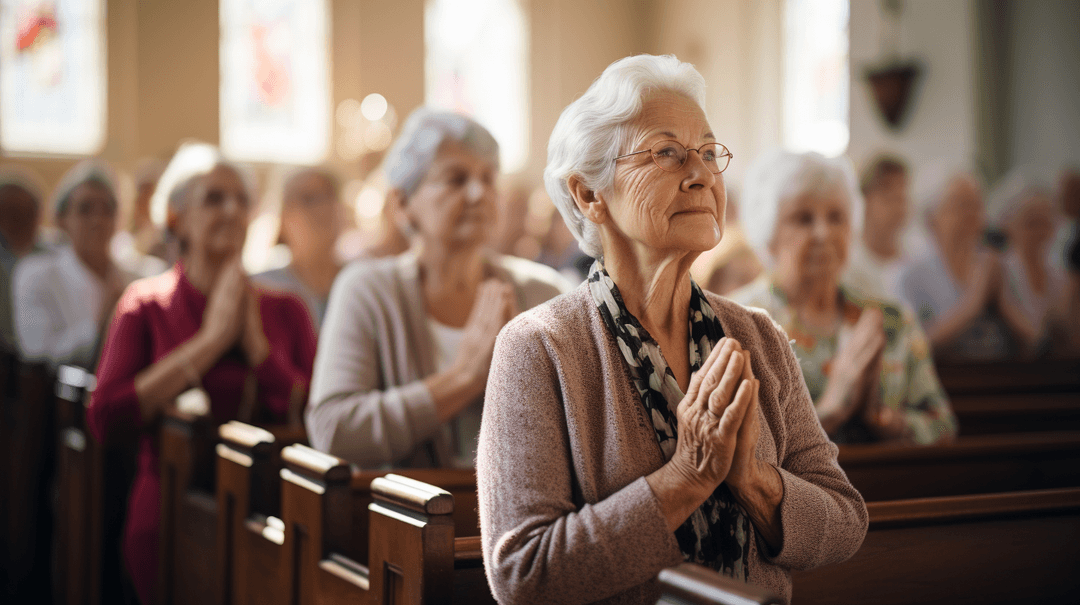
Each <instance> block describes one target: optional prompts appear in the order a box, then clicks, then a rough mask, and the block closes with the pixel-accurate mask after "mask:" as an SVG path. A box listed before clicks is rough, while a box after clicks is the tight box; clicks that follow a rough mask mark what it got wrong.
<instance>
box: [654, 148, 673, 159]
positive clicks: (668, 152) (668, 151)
mask: <svg viewBox="0 0 1080 605" xmlns="http://www.w3.org/2000/svg"><path fill="white" fill-rule="evenodd" d="M655 153H656V157H658V158H674V157H676V156H677V155H679V153H678V152H677V151H675V148H674V147H664V148H663V149H661V150H659V151H657V152H655Z"/></svg>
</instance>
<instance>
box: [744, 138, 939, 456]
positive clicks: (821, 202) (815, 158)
mask: <svg viewBox="0 0 1080 605" xmlns="http://www.w3.org/2000/svg"><path fill="white" fill-rule="evenodd" d="M746 180H747V183H746V196H745V197H744V198H743V200H744V205H743V213H744V224H745V225H746V229H747V233H748V236H749V239H750V241H751V243H752V245H753V246H754V247H755V249H757V250H758V251H759V255H760V256H761V257H762V258H763V259H766V260H767V262H768V263H769V264H770V265H771V269H770V270H769V271H768V272H767V273H766V274H765V275H764V276H763V277H762V278H760V279H759V280H758V281H756V282H754V283H752V284H750V285H749V286H747V287H746V288H744V289H742V290H740V291H738V292H735V293H733V294H732V295H731V298H732V300H736V301H738V302H740V303H743V304H745V305H749V306H755V307H761V308H764V309H765V310H766V311H768V312H769V314H770V315H772V317H773V319H775V320H776V321H777V323H779V324H780V326H781V327H783V328H784V330H785V331H786V332H787V334H788V336H790V337H791V338H792V339H793V340H794V345H793V348H794V349H795V356H796V357H798V359H799V364H800V366H802V374H803V378H804V379H805V380H806V386H807V388H808V390H809V391H810V397H811V398H812V399H813V400H814V407H815V409H816V410H817V415H818V419H819V420H821V425H822V426H823V427H824V428H825V431H826V432H827V433H828V434H829V436H830V437H831V438H832V439H833V440H834V441H836V442H840V443H846V442H858V441H889V440H896V441H907V442H911V443H920V444H930V443H935V442H938V441H941V440H944V439H948V438H951V437H952V436H954V435H955V434H956V420H955V418H954V417H953V414H952V411H951V409H950V408H949V402H948V399H947V398H946V396H945V392H944V390H943V389H942V388H941V384H940V383H939V382H938V378H937V374H936V373H935V371H934V364H933V360H932V359H931V356H930V347H929V343H928V342H927V339H926V336H925V335H924V334H923V332H922V330H921V329H920V328H919V326H918V323H916V321H915V320H914V318H913V317H912V316H911V315H910V313H908V312H906V311H904V310H902V309H901V308H900V307H899V305H897V304H891V303H885V302H880V301H877V300H875V299H864V298H861V297H860V296H858V295H856V294H854V293H853V292H852V291H850V290H848V289H847V287H846V286H842V285H841V275H842V272H843V269H844V265H845V263H846V261H847V259H848V254H849V250H850V244H851V237H852V234H856V233H859V222H860V216H859V209H860V203H861V202H860V199H859V194H858V190H857V189H856V188H855V185H854V182H855V179H854V177H853V175H852V172H851V167H850V165H849V164H848V163H847V162H846V161H843V160H827V159H825V158H824V157H822V156H821V155H819V154H816V153H805V154H793V153H786V152H776V153H773V154H770V155H768V156H766V157H765V158H762V159H761V160H760V161H759V162H757V163H756V164H755V165H754V166H753V167H751V169H750V171H749V172H748V174H747V179H746Z"/></svg>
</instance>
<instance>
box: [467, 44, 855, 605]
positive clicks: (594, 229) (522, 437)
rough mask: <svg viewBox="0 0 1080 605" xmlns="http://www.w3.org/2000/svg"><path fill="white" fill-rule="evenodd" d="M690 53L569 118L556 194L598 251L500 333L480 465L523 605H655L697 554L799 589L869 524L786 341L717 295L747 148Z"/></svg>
mask: <svg viewBox="0 0 1080 605" xmlns="http://www.w3.org/2000/svg"><path fill="white" fill-rule="evenodd" d="M704 89H705V82H704V80H703V79H702V77H701V75H700V74H698V72H697V71H696V70H695V69H694V68H693V67H692V66H691V65H689V64H687V63H681V62H679V61H678V60H677V59H676V58H675V57H672V56H666V57H655V56H649V55H641V56H636V57H630V58H626V59H622V60H620V61H617V62H615V63H613V64H612V65H610V66H609V67H608V68H607V69H606V70H605V71H604V73H603V74H602V75H601V76H600V77H599V78H598V79H597V80H596V81H595V82H594V83H593V84H592V86H590V87H589V89H588V91H586V92H585V94H584V95H583V96H582V97H581V98H579V99H578V100H577V101H575V102H573V103H572V104H570V105H569V106H568V107H567V108H566V109H565V110H564V111H563V113H562V116H561V117H560V118H559V121H558V123H557V124H556V125H555V130H554V132H552V135H551V141H550V143H549V145H548V166H547V169H546V170H545V173H544V178H545V182H546V185H547V189H548V192H549V193H550V194H551V197H552V199H553V200H554V201H555V203H556V205H557V206H558V208H559V210H560V212H561V213H562V215H563V217H564V218H565V219H566V222H567V224H568V226H569V227H570V229H571V231H572V232H573V233H574V234H575V236H577V238H578V240H579V242H580V244H581V247H582V249H583V250H584V251H585V252H587V253H588V254H590V255H591V256H593V257H595V258H597V259H599V260H598V261H597V262H596V263H595V264H594V265H593V267H592V270H591V272H590V274H589V278H588V280H587V281H586V283H584V284H582V285H581V286H580V287H578V288H577V289H576V290H574V291H573V292H571V293H569V294H567V295H566V296H562V297H560V298H557V299H555V300H554V301H551V302H550V303H548V304H546V305H544V306H541V307H539V308H537V309H534V310H533V311H531V312H528V313H524V314H522V315H521V316H520V317H518V318H516V319H515V320H514V321H512V322H510V323H509V324H508V325H507V326H506V327H505V328H504V329H503V331H502V333H501V334H500V335H499V339H498V342H497V344H496V347H495V355H494V361H493V363H492V367H491V375H490V377H489V380H488V393H487V395H488V398H487V401H486V405H485V407H484V421H483V428H482V430H481V435H480V449H479V454H478V459H477V479H478V488H479V501H480V529H481V535H482V539H483V551H484V562H485V569H486V570H487V575H488V582H489V584H490V586H491V588H492V591H493V592H494V594H495V596H496V598H497V599H498V600H499V601H501V602H504V603H586V602H603V603H642V604H644V603H649V604H651V603H655V602H656V599H657V596H658V594H657V584H656V576H657V573H658V572H659V571H660V570H661V569H663V568H664V567H667V566H671V565H676V564H678V563H680V562H682V561H693V562H697V563H701V564H703V565H707V566H709V567H711V568H713V569H715V570H717V571H718V572H720V573H723V574H725V575H728V576H732V577H734V578H738V579H740V580H744V581H748V582H751V583H753V584H757V585H760V586H763V587H765V588H768V589H771V590H773V591H774V592H777V593H780V594H783V595H786V596H788V597H789V598H790V594H791V575H790V573H791V570H794V569H806V568H809V567H814V566H817V565H824V564H826V563H832V562H836V561H840V560H843V559H845V558H847V557H849V556H851V554H852V553H854V552H855V551H856V550H857V549H858V547H859V545H860V544H861V543H862V539H863V536H864V535H865V532H866V526H867V513H866V508H865V505H864V504H863V501H862V498H861V497H860V496H859V494H858V492H856V491H855V489H854V488H853V487H852V486H851V484H850V483H849V482H848V480H847V478H846V476H845V475H844V473H843V471H841V470H840V467H839V466H837V463H836V451H837V450H836V446H834V445H833V444H832V443H830V442H829V440H828V438H827V437H826V435H825V433H824V431H822V430H821V428H820V425H819V424H818V422H817V420H816V418H815V417H814V410H813V407H812V404H811V401H810V397H809V396H808V394H807V392H806V388H805V386H804V385H803V381H802V377H801V376H800V374H799V365H798V361H797V360H796V359H795V356H794V355H793V354H792V351H791V348H790V347H789V346H788V343H787V336H786V335H785V334H784V333H783V332H782V331H781V330H780V329H779V328H777V327H776V325H775V324H774V323H773V322H772V321H771V320H770V319H769V317H768V316H767V315H766V314H764V313H762V312H756V311H751V310H748V309H746V308H744V307H741V306H739V305H737V304H735V303H732V302H730V301H728V300H725V299H723V298H720V297H719V296H716V295H712V294H709V293H706V292H703V291H702V290H701V289H700V288H699V287H698V286H697V284H695V283H694V282H693V281H692V280H691V278H690V273H689V270H690V265H691V263H692V262H693V261H694V259H695V258H696V257H697V255H698V254H700V253H701V252H702V251H705V250H708V249H710V248H712V247H713V246H715V245H716V244H717V242H718V241H719V240H720V238H721V236H722V235H723V231H724V220H723V217H724V207H725V204H726V196H725V192H724V180H723V177H722V176H721V172H723V170H724V168H725V167H727V164H728V161H729V159H730V155H731V154H729V153H728V152H727V149H726V148H724V146H723V145H720V144H719V143H718V142H717V140H716V138H715V136H714V134H713V132H712V129H711V128H710V127H709V123H708V121H707V120H706V119H705V112H704V110H703V109H702V107H703V106H704Z"/></svg>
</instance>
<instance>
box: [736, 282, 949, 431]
mask: <svg viewBox="0 0 1080 605" xmlns="http://www.w3.org/2000/svg"><path fill="white" fill-rule="evenodd" d="M838 295H839V296H840V299H841V301H840V302H841V305H842V307H841V308H842V315H843V320H842V321H841V322H840V327H839V329H838V330H837V331H836V333H835V334H833V335H831V336H827V337H822V336H821V335H814V334H811V333H810V332H809V331H808V330H806V329H805V328H803V327H802V326H801V325H800V323H799V321H798V319H797V317H796V315H795V313H794V310H793V309H792V308H791V306H790V305H788V302H787V297H786V296H785V295H784V293H783V291H782V290H781V289H780V288H779V287H778V286H777V285H776V284H775V283H774V282H773V281H772V280H771V279H770V278H769V277H768V276H763V277H761V278H758V279H757V280H756V281H754V282H753V283H751V284H749V285H748V286H746V287H745V288H742V289H741V290H739V291H737V292H735V293H733V294H732V295H731V299H732V300H734V301H736V302H738V303H741V304H743V305H746V306H750V307H761V308H763V309H765V310H766V311H768V312H769V314H770V315H771V316H772V318H773V319H774V320H776V322H777V323H778V324H780V326H781V327H782V328H784V330H785V331H786V332H787V334H788V337H789V338H791V339H792V342H791V346H792V348H793V349H794V350H795V355H796V356H797V357H798V358H799V365H800V366H801V367H802V373H803V378H804V379H805V380H806V386H807V388H808V390H809V391H810V397H811V398H813V400H814V403H815V404H816V403H817V402H818V400H819V398H820V397H821V395H822V394H823V393H824V392H825V387H826V386H827V385H828V381H829V376H830V374H831V372H832V367H831V366H832V361H833V359H834V358H835V357H836V355H837V352H838V351H839V349H840V347H841V346H842V344H844V343H846V342H847V341H848V339H849V338H850V337H851V334H852V331H853V329H854V327H855V322H856V321H858V319H859V315H861V314H862V311H863V309H864V308H867V307H869V306H876V307H878V308H880V309H881V311H882V315H883V316H884V324H885V337H886V344H885V351H884V353H883V355H882V364H881V366H882V367H881V398H882V402H883V404H884V405H885V406H888V407H889V408H892V409H894V410H897V411H900V412H903V413H904V416H905V419H906V421H907V426H908V429H909V434H910V435H911V436H912V439H913V441H914V442H915V443H918V444H922V445H928V444H931V443H935V442H937V441H940V440H941V439H943V438H946V437H952V436H955V435H956V416H955V415H954V414H953V412H952V408H950V406H949V400H948V397H947V396H946V394H945V391H944V389H942V387H941V383H940V382H939V381H938V377H937V372H936V371H935V370H934V362H933V358H932V357H931V355H930V341H929V339H928V338H927V337H926V334H925V333H924V332H923V331H922V328H920V327H919V324H918V322H916V321H915V318H914V316H912V314H911V313H910V312H908V311H907V310H905V309H903V308H901V307H900V306H899V305H894V304H890V303H884V302H879V301H872V300H868V299H862V298H859V297H857V296H856V295H855V294H853V293H852V292H850V291H848V290H846V289H845V288H843V287H841V288H840V292H839V293H838ZM830 437H831V438H832V439H833V441H835V442H837V443H855V442H863V441H873V440H874V436H873V433H871V432H870V430H869V429H868V428H867V427H866V426H865V424H864V423H863V422H862V420H861V418H859V416H858V415H856V416H855V417H854V418H852V419H851V420H850V421H848V422H847V423H846V424H845V425H844V426H842V427H841V428H840V429H839V430H838V431H837V433H836V434H835V435H830Z"/></svg>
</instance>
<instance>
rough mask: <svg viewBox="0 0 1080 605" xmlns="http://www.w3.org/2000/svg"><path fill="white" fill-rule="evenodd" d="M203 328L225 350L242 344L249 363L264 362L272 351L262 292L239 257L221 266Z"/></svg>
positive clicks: (204, 317) (206, 334)
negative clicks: (261, 308) (265, 327)
mask: <svg viewBox="0 0 1080 605" xmlns="http://www.w3.org/2000/svg"><path fill="white" fill-rule="evenodd" d="M200 332H201V333H202V334H203V336H205V337H206V338H207V339H209V340H210V341H211V342H213V343H214V344H215V345H216V346H217V347H218V348H219V350H220V352H221V353H222V354H223V353H225V351H228V350H229V348H231V347H232V346H233V345H235V344H239V345H240V348H241V350H242V351H243V352H244V356H245V357H247V360H248V364H249V365H251V366H252V367H254V366H257V365H259V364H261V363H262V362H263V361H264V360H265V359H266V357H267V356H268V355H269V354H270V341H269V340H268V339H267V338H266V333H265V332H264V331H263V326H262V316H261V314H260V312H259V294H258V292H256V291H255V288H254V287H253V286H252V285H251V281H250V279H249V278H248V276H247V273H245V272H244V267H243V265H241V264H240V258H239V257H237V258H235V259H233V260H231V261H229V263H228V264H226V265H225V267H224V268H223V269H222V270H221V273H220V274H218V277H217V280H216V281H215V282H214V287H213V290H211V292H210V296H209V300H208V301H207V303H206V311H205V312H204V313H203V324H202V327H201V328H200Z"/></svg>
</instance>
